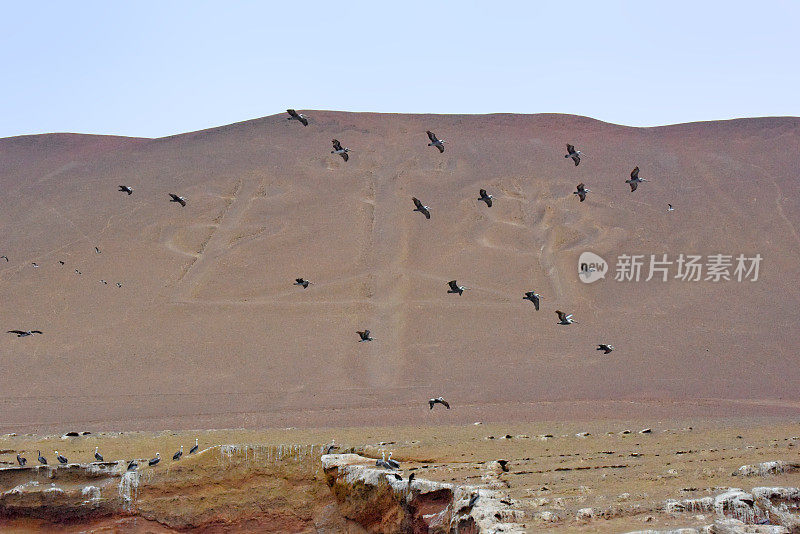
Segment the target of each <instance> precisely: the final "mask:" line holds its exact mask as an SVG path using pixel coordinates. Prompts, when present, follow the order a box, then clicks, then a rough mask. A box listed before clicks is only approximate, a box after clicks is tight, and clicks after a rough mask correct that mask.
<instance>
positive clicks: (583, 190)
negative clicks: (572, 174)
mask: <svg viewBox="0 0 800 534" xmlns="http://www.w3.org/2000/svg"><path fill="white" fill-rule="evenodd" d="M591 191H592V190H591V189H586V187H585V186H584V185H583V182H581V183H579V184H578V190H577V191H573V192H572V194H573V195H578V198H579V199H581V202H583V201H584V200H586V193H590V192H591Z"/></svg>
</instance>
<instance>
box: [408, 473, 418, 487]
mask: <svg viewBox="0 0 800 534" xmlns="http://www.w3.org/2000/svg"><path fill="white" fill-rule="evenodd" d="M415 476H417V474H416V473H411V474H410V475H408V485H409V486H410V485H411V482H412V481H413V480H414V477H415Z"/></svg>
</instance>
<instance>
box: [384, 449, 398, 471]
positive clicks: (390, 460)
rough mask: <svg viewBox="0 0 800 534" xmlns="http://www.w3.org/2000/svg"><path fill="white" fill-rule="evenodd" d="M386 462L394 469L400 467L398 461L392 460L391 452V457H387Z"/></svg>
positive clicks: (390, 454)
mask: <svg viewBox="0 0 800 534" xmlns="http://www.w3.org/2000/svg"><path fill="white" fill-rule="evenodd" d="M386 463H387V464H389V467H391V468H392V469H400V464H399V463H398V462H397V461H395V460H392V453H391V452H390V453H389V457H388V458H387V459H386Z"/></svg>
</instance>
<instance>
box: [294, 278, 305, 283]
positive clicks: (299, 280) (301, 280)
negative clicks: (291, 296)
mask: <svg viewBox="0 0 800 534" xmlns="http://www.w3.org/2000/svg"><path fill="white" fill-rule="evenodd" d="M294 281H295V282H297V283H298V284H302V283H303V282H305V280H303V279H302V278H295V279H294Z"/></svg>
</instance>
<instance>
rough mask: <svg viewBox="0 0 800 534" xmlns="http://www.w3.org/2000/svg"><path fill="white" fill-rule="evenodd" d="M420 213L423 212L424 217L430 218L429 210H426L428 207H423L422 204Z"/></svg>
mask: <svg viewBox="0 0 800 534" xmlns="http://www.w3.org/2000/svg"><path fill="white" fill-rule="evenodd" d="M422 214H423V215H425V218H426V219H430V218H431V212H430V211H428V208H426V207H424V206H423V208H422Z"/></svg>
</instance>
